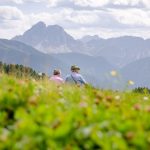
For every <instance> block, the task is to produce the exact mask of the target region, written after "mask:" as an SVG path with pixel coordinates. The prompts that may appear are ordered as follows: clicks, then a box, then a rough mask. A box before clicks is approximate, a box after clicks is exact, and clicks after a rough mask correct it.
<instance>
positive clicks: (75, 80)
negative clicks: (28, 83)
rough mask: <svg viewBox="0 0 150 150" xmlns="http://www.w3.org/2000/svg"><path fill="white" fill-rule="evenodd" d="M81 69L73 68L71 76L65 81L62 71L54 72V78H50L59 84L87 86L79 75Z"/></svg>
mask: <svg viewBox="0 0 150 150" xmlns="http://www.w3.org/2000/svg"><path fill="white" fill-rule="evenodd" d="M79 71H80V68H79V67H78V66H76V65H73V66H71V74H70V75H67V76H66V79H65V81H64V80H63V79H62V78H61V71H60V70H54V72H53V76H52V77H50V80H51V81H54V82H56V83H58V84H61V83H64V82H66V83H72V84H77V85H85V84H87V82H86V81H85V79H84V78H83V77H82V75H81V74H79Z"/></svg>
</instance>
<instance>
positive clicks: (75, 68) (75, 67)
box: [71, 65, 80, 73]
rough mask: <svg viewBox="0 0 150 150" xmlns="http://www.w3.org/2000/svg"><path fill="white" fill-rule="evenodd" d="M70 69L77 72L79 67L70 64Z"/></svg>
mask: <svg viewBox="0 0 150 150" xmlns="http://www.w3.org/2000/svg"><path fill="white" fill-rule="evenodd" d="M71 71H72V72H77V73H78V72H79V71H80V68H79V67H78V66H77V65H72V66H71Z"/></svg>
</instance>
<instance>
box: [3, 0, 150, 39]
mask: <svg viewBox="0 0 150 150" xmlns="http://www.w3.org/2000/svg"><path fill="white" fill-rule="evenodd" d="M39 21H43V22H45V23H46V25H52V24H58V25H60V26H62V27H63V28H64V29H65V30H66V31H67V32H68V33H69V34H71V35H72V36H73V37H74V38H76V39H77V38H81V37H83V36H85V35H96V34H97V35H99V36H100V37H103V38H109V37H117V36H123V35H132V36H140V37H143V38H150V0H0V38H9V39H10V38H12V37H13V36H15V35H20V34H23V32H25V31H26V30H27V29H29V28H30V27H31V26H32V25H34V24H35V23H37V22H39Z"/></svg>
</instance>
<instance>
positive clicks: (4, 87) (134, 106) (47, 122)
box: [0, 75, 150, 150]
mask: <svg viewBox="0 0 150 150" xmlns="http://www.w3.org/2000/svg"><path fill="white" fill-rule="evenodd" d="M0 149H1V150H32V149H33V150H95V149H96V150H99V149H103V150H111V149H112V150H128V149H132V150H135V149H136V150H141V149H144V150H148V149H150V96H149V95H148V94H146V93H145V94H137V93H133V92H129V91H127V92H117V91H116V92H114V91H106V90H105V91H103V90H97V89H93V88H91V87H85V88H84V87H80V88H79V87H76V86H69V85H62V86H59V87H58V86H56V85H54V84H52V83H50V82H49V81H47V80H45V81H35V80H28V79H22V80H20V79H16V78H14V77H8V76H5V75H1V76H0Z"/></svg>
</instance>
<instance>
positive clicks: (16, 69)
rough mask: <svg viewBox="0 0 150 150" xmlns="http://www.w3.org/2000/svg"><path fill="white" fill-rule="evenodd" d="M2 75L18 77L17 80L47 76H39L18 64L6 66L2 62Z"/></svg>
mask: <svg viewBox="0 0 150 150" xmlns="http://www.w3.org/2000/svg"><path fill="white" fill-rule="evenodd" d="M0 73H5V74H8V75H13V76H16V77H17V78H35V79H40V78H44V77H45V74H44V73H42V75H39V74H38V73H37V72H36V71H35V70H33V69H32V68H30V67H26V66H23V65H18V64H6V63H4V64H3V63H2V62H0Z"/></svg>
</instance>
